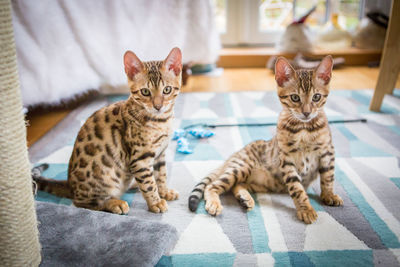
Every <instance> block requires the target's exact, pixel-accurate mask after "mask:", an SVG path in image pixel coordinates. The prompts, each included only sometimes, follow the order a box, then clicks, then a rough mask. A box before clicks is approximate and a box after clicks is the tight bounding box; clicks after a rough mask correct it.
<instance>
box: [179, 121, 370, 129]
mask: <svg viewBox="0 0 400 267" xmlns="http://www.w3.org/2000/svg"><path fill="white" fill-rule="evenodd" d="M353 122H362V123H366V122H367V119H354V120H332V121H328V123H330V124H333V123H353ZM274 125H277V123H276V122H269V123H233V124H207V123H196V124H191V125H188V126H185V127H183V129H184V130H186V129H190V128H193V127H198V126H201V127H204V128H217V127H259V126H274Z"/></svg>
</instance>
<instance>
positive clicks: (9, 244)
mask: <svg viewBox="0 0 400 267" xmlns="http://www.w3.org/2000/svg"><path fill="white" fill-rule="evenodd" d="M39 263H40V244H39V236H38V229H37V220H36V213H35V208H34V202H33V194H32V181H31V175H30V163H29V160H28V151H27V145H26V129H25V122H24V117H23V113H22V101H21V95H20V90H19V81H18V73H17V58H16V52H15V43H14V33H13V28H12V20H11V3H10V0H0V265H1V266H38V265H39Z"/></svg>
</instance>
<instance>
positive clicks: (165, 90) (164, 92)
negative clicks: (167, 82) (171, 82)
mask: <svg viewBox="0 0 400 267" xmlns="http://www.w3.org/2000/svg"><path fill="white" fill-rule="evenodd" d="M171 91H172V87H171V86H167V87H165V88H164V90H163V94H164V95H168V94H169V93H171Z"/></svg>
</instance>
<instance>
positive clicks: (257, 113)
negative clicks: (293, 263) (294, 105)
mask: <svg viewBox="0 0 400 267" xmlns="http://www.w3.org/2000/svg"><path fill="white" fill-rule="evenodd" d="M268 116H271V117H272V116H278V113H277V112H275V111H273V110H272V109H269V108H266V107H256V108H255V109H254V110H253V111H252V112H251V114H250V117H252V118H260V117H262V118H264V117H268Z"/></svg>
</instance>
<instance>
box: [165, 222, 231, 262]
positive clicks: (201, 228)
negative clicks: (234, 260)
mask: <svg viewBox="0 0 400 267" xmlns="http://www.w3.org/2000/svg"><path fill="white" fill-rule="evenodd" d="M197 253H236V250H235V248H234V247H233V245H232V243H231V241H230V240H229V238H228V237H227V236H226V235H225V234H224V232H223V231H222V228H221V226H220V225H219V224H218V222H217V220H216V219H215V218H214V217H211V216H210V215H208V214H196V215H195V216H194V217H193V220H192V221H191V223H190V224H189V225H188V227H187V228H186V229H185V231H184V232H183V233H182V234H181V236H180V238H179V240H178V243H177V244H176V246H175V248H174V250H173V251H172V252H171V254H197Z"/></svg>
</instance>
